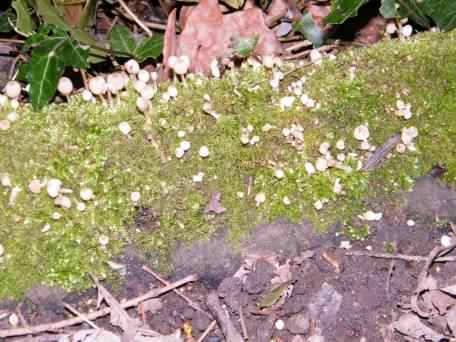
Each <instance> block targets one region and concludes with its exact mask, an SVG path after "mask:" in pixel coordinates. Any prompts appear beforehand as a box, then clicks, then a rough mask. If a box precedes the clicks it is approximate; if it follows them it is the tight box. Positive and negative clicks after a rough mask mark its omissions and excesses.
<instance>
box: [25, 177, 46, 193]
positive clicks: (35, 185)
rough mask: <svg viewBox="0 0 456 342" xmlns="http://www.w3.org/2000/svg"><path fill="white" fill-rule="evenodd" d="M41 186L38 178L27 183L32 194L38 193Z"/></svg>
mask: <svg viewBox="0 0 456 342" xmlns="http://www.w3.org/2000/svg"><path fill="white" fill-rule="evenodd" d="M43 186H44V184H43V183H41V181H40V180H39V179H34V180H32V181H31V182H30V183H29V185H28V189H29V191H30V192H31V193H33V194H39V193H40V192H41V189H42V188H43Z"/></svg>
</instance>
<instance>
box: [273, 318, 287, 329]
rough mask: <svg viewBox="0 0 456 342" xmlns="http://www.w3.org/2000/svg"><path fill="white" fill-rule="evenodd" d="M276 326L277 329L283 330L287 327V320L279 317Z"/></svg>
mask: <svg viewBox="0 0 456 342" xmlns="http://www.w3.org/2000/svg"><path fill="white" fill-rule="evenodd" d="M275 327H276V329H277V330H283V328H285V322H284V321H283V320H281V319H278V320H277V321H276V322H275Z"/></svg>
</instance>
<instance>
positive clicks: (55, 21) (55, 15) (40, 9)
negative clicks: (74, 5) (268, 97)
mask: <svg viewBox="0 0 456 342" xmlns="http://www.w3.org/2000/svg"><path fill="white" fill-rule="evenodd" d="M35 6H36V12H37V13H38V15H39V16H41V17H42V18H43V21H44V22H45V23H46V24H51V25H55V26H57V27H60V28H61V29H64V30H65V31H69V30H70V25H68V24H67V22H66V21H65V19H63V17H62V16H61V15H60V12H59V11H58V9H57V8H56V7H54V6H53V5H52V3H51V0H38V1H36V2H35Z"/></svg>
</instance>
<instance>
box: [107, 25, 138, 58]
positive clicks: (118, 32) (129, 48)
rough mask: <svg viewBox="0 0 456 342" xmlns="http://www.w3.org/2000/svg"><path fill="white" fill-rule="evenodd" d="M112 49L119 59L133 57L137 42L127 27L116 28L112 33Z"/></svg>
mask: <svg viewBox="0 0 456 342" xmlns="http://www.w3.org/2000/svg"><path fill="white" fill-rule="evenodd" d="M110 38H111V49H112V50H114V51H115V53H116V55H118V56H119V57H125V56H131V55H133V54H134V51H135V49H136V42H135V39H134V38H133V36H132V34H131V32H130V30H129V29H128V28H126V27H125V26H114V27H113V29H112V31H111V37H110Z"/></svg>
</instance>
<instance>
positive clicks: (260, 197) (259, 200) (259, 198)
mask: <svg viewBox="0 0 456 342" xmlns="http://www.w3.org/2000/svg"><path fill="white" fill-rule="evenodd" d="M265 201H266V194H265V193H264V192H260V193H258V194H256V195H255V203H256V206H257V207H259V206H260V205H261V204H263V203H264V202H265Z"/></svg>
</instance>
